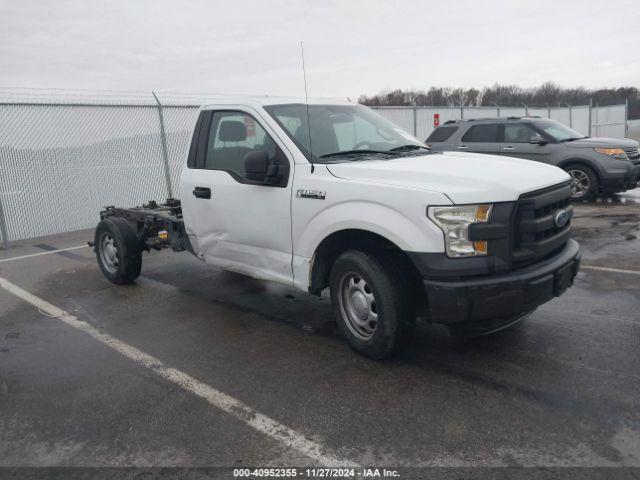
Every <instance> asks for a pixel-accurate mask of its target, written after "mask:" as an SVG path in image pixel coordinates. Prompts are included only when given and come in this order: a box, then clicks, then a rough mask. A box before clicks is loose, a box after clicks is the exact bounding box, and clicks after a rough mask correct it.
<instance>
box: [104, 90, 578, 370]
mask: <svg viewBox="0 0 640 480" xmlns="http://www.w3.org/2000/svg"><path fill="white" fill-rule="evenodd" d="M569 180H570V179H569V175H567V174H566V173H565V172H563V171H562V170H560V169H559V168H556V167H552V166H549V165H543V164H539V163H535V162H528V161H524V160H519V159H511V158H505V157H495V156H487V155H478V154H475V153H468V152H467V153H463V152H447V153H435V152H432V151H430V150H429V149H428V148H426V147H425V146H424V144H422V143H421V142H419V141H418V140H416V139H415V138H414V137H412V136H411V135H409V134H408V133H406V132H404V131H402V130H401V129H399V128H398V127H397V126H396V125H394V124H392V123H390V122H389V121H387V120H386V119H384V118H382V117H381V116H380V115H378V114H377V113H375V112H373V111H372V110H370V109H368V108H366V107H364V106H362V105H354V104H352V103H349V102H344V103H331V104H328V103H326V101H318V102H311V103H310V104H305V103H304V102H303V101H295V100H294V101H290V102H285V101H283V100H282V99H277V98H271V99H268V98H267V99H264V98H263V99H251V98H242V99H226V100H220V101H218V102H216V103H215V104H212V105H208V106H205V107H203V108H202V109H201V111H200V114H199V117H198V120H197V123H196V125H195V129H194V133H193V139H192V142H191V148H190V151H189V153H188V155H187V156H186V158H185V163H184V167H183V169H182V176H181V190H182V198H181V200H168V201H167V202H166V203H165V204H161V205H158V204H156V203H153V202H152V203H150V204H148V205H144V206H142V207H137V208H117V207H107V208H106V209H105V210H103V211H102V212H101V214H100V218H101V221H100V223H99V224H98V226H97V228H96V230H95V242H94V245H95V252H96V256H97V260H98V263H99V265H100V268H101V270H102V272H103V274H104V275H105V276H106V277H107V278H108V279H109V280H110V281H111V282H113V283H116V284H125V283H131V282H133V281H134V280H135V279H136V277H137V276H138V275H139V274H140V269H141V266H142V256H141V254H142V252H143V251H145V250H146V251H149V250H152V249H156V250H160V249H162V248H172V249H173V250H175V251H185V250H186V251H188V252H190V253H192V254H193V255H195V256H196V257H197V258H199V259H201V260H202V261H204V262H206V263H209V264H211V265H214V266H216V267H218V268H222V269H226V270H231V271H234V272H238V273H241V274H245V275H249V276H252V277H255V278H259V279H264V280H273V281H276V282H281V283H284V284H286V285H290V286H293V287H296V288H298V289H300V290H302V291H304V292H309V293H311V294H315V295H320V293H321V292H322V291H323V290H325V289H326V288H327V287H329V290H330V294H331V303H332V306H333V314H334V316H335V319H336V321H337V323H338V325H339V327H340V329H341V330H342V332H343V333H344V335H345V337H346V338H347V340H348V342H349V344H350V345H351V347H353V348H354V349H355V350H357V351H358V352H360V353H362V354H364V355H367V356H370V357H374V358H381V357H384V356H385V355H388V354H390V353H392V352H395V351H398V350H399V349H401V348H402V347H403V346H404V345H405V344H406V343H407V342H408V341H409V340H410V339H411V337H412V332H413V329H414V325H415V321H416V317H417V316H418V315H419V316H421V317H423V318H425V319H427V320H428V321H431V322H437V323H441V324H445V325H447V326H448V327H450V328H451V329H452V330H454V331H456V332H462V333H465V334H472V335H479V334H487V333H492V332H494V331H497V330H500V329H502V328H505V327H508V326H510V325H512V324H514V323H515V322H518V321H520V320H522V319H523V318H525V317H526V316H527V315H528V314H529V313H530V312H531V311H533V310H534V309H535V308H536V307H538V306H539V305H541V304H543V303H545V302H547V301H549V300H551V299H552V298H554V297H556V296H559V295H561V294H562V293H563V292H564V291H565V290H566V289H567V288H568V287H570V286H571V285H572V283H573V279H574V277H575V275H576V273H577V271H578V266H579V261H580V249H579V246H578V244H577V243H576V242H575V241H574V240H572V239H571V238H570V236H571V217H572V212H573V211H572V207H571V205H570V204H569V196H570V194H571V187H570V186H569Z"/></svg>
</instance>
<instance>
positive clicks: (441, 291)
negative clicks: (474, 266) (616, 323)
mask: <svg viewBox="0 0 640 480" xmlns="http://www.w3.org/2000/svg"><path fill="white" fill-rule="evenodd" d="M579 266H580V247H579V245H578V243H577V242H575V241H574V240H569V241H568V242H567V244H566V245H565V247H564V248H563V249H562V250H561V251H560V252H559V253H557V254H556V255H554V256H553V257H550V258H548V259H546V260H543V261H541V262H538V263H536V264H534V265H530V266H528V267H525V268H522V269H520V270H515V271H512V272H509V273H503V274H496V275H485V276H476V277H472V278H469V279H464V280H440V279H438V280H433V279H424V280H423V283H424V288H425V291H426V294H427V300H428V304H429V307H428V308H429V313H430V317H431V321H433V322H436V323H443V324H448V325H450V326H462V325H463V324H469V323H476V322H485V323H487V326H488V328H489V329H492V330H497V329H499V328H498V327H499V326H500V325H501V324H507V323H509V322H511V321H512V320H513V319H515V318H516V317H518V316H519V315H521V314H523V313H526V312H528V311H531V310H533V309H535V308H536V307H538V306H539V305H542V304H543V303H546V302H548V301H549V300H551V299H552V298H554V297H558V296H560V295H562V294H563V293H564V291H565V290H566V289H567V288H569V287H570V286H571V285H573V279H574V278H575V276H576V274H577V273H578V268H579Z"/></svg>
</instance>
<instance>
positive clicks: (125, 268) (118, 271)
mask: <svg viewBox="0 0 640 480" xmlns="http://www.w3.org/2000/svg"><path fill="white" fill-rule="evenodd" d="M95 252H96V257H97V259H98V265H99V266H100V270H102V273H103V274H104V276H105V277H107V278H108V279H109V280H110V281H111V282H113V283H115V284H117V285H124V284H127V283H133V281H134V280H135V279H136V278H138V275H140V270H141V268H142V250H141V249H140V244H139V242H138V237H137V236H136V234H135V232H134V231H133V229H132V228H131V227H130V226H129V224H128V223H127V221H126V220H124V219H123V218H109V219H107V220H102V221H101V222H100V223H99V224H98V226H97V227H96V235H95Z"/></svg>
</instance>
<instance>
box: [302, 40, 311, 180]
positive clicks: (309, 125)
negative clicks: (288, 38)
mask: <svg viewBox="0 0 640 480" xmlns="http://www.w3.org/2000/svg"><path fill="white" fill-rule="evenodd" d="M300 55H301V56H302V78H303V79H304V103H305V105H306V107H307V129H308V131H309V153H310V154H311V159H310V161H311V173H313V172H314V170H315V166H314V165H313V149H312V148H311V116H310V115H309V94H308V92H307V70H306V69H305V68H304V44H303V43H302V41H300Z"/></svg>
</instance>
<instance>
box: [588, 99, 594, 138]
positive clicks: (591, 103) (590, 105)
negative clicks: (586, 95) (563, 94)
mask: <svg viewBox="0 0 640 480" xmlns="http://www.w3.org/2000/svg"><path fill="white" fill-rule="evenodd" d="M592 107H593V99H592V98H590V99H589V131H588V132H587V135H589V136H591V108H592Z"/></svg>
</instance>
